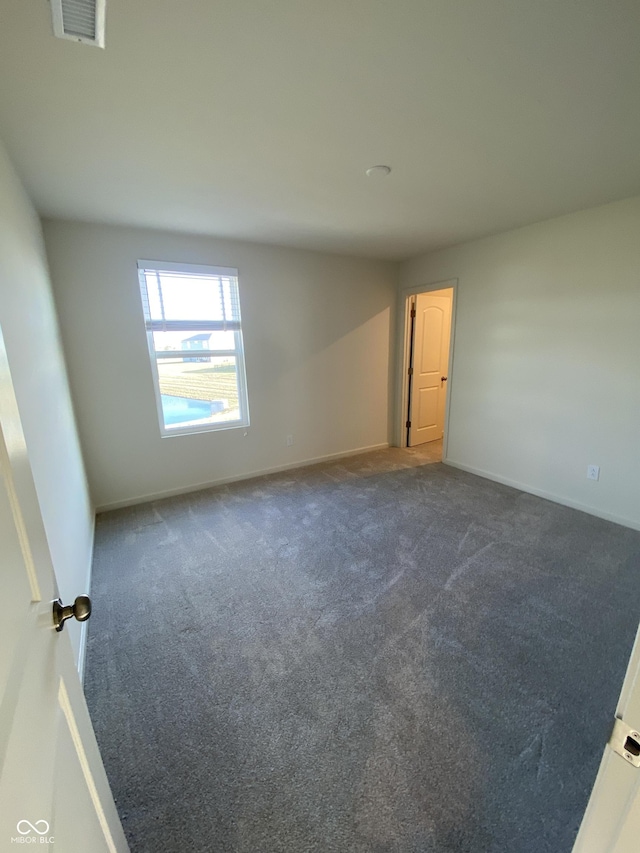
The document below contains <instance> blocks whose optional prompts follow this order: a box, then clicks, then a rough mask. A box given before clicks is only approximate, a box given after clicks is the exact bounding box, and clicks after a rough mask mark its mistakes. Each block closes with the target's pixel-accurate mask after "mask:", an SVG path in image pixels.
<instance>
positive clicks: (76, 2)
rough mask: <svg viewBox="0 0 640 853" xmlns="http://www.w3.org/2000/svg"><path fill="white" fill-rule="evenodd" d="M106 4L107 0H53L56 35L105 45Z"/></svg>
mask: <svg viewBox="0 0 640 853" xmlns="http://www.w3.org/2000/svg"><path fill="white" fill-rule="evenodd" d="M105 5H106V0H51V14H52V16H53V33H54V35H55V36H56V37H57V38H60V39H71V41H79V42H82V44H93V45H95V46H96V47H104V18H105Z"/></svg>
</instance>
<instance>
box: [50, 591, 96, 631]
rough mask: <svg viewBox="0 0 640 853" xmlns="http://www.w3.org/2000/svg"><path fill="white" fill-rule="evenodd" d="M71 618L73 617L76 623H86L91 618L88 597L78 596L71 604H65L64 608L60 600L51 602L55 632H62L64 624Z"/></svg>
mask: <svg viewBox="0 0 640 853" xmlns="http://www.w3.org/2000/svg"><path fill="white" fill-rule="evenodd" d="M72 616H75V618H76V619H77V620H78V622H86V621H87V619H88V618H89V616H91V599H90V598H89V596H88V595H79V596H78V597H77V598H76V600H75V601H74V602H73V604H67V606H66V607H65V606H64V605H63V604H62V599H61V598H57V599H56V600H55V601H54V602H53V624H54V625H55V626H56V631H62V629H63V628H64V623H65V622H66V621H67V619H71V617H72Z"/></svg>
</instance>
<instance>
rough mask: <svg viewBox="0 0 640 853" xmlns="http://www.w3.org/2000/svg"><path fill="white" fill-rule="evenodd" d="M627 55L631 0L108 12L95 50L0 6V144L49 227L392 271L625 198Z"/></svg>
mask: <svg viewBox="0 0 640 853" xmlns="http://www.w3.org/2000/svg"><path fill="white" fill-rule="evenodd" d="M639 45H640V2H639V0H179V2H176V0H107V36H106V50H104V51H102V50H100V49H98V48H95V47H86V46H82V45H78V44H75V43H73V42H69V41H61V40H58V39H55V38H54V37H53V35H52V30H51V15H50V9H49V4H48V2H46V0H0V135H1V136H2V137H3V139H4V141H5V143H6V145H7V147H8V149H9V152H10V155H11V156H12V159H13V160H14V163H15V164H16V167H17V168H18V171H19V172H20V174H21V175H22V177H23V179H24V181H25V183H26V185H27V188H28V190H29V191H30V193H31V195H32V198H33V199H34V201H35V203H36V206H37V207H38V209H39V211H40V212H41V213H42V214H43V215H46V216H54V217H66V218H71V219H87V220H92V221H100V222H117V223H123V224H131V225H141V226H150V227H157V228H165V229H171V230H181V231H189V232H195V233H207V234H215V235H220V236H231V237H238V238H244V239H250V240H259V241H263V242H274V243H280V244H285V245H293V246H305V247H309V248H316V249H324V250H329V251H337V252H349V253H354V254H360V255H371V256H379V257H389V258H404V257H409V256H411V255H415V254H418V253H420V252H422V251H425V250H429V249H432V248H435V247H439V246H443V245H448V244H452V243H458V242H461V241H463V240H467V239H469V238H472V237H477V236H480V235H484V234H491V233H495V232H499V231H504V230H506V229H509V228H513V227H517V226H519V225H524V224H526V223H529V222H534V221H537V220H541V219H546V218H548V217H551V216H555V215H558V214H562V213H567V212H570V211H573V210H577V209H580V208H584V207H590V206H592V205H596V204H600V203H604V202H608V201H613V200H615V199H619V198H624V197H628V196H632V195H635V194H637V193H640V53H639ZM379 163H383V164H389V165H391V166H392V168H393V171H392V173H391V175H390V176H389V177H387V178H373V179H372V178H367V177H366V176H365V169H366V168H368V167H369V166H372V165H375V164H379Z"/></svg>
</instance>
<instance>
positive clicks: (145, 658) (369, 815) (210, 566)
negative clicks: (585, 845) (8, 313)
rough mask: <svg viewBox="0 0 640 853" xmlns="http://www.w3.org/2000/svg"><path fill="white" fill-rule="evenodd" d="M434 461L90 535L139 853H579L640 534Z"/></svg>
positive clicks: (211, 495) (268, 488) (180, 511)
mask: <svg viewBox="0 0 640 853" xmlns="http://www.w3.org/2000/svg"><path fill="white" fill-rule="evenodd" d="M423 462H424V457H422V456H421V455H420V453H416V452H411V451H401V450H393V449H392V450H389V451H384V452H380V453H374V454H368V455H366V456H361V457H354V458H352V459H349V460H347V461H343V462H341V463H335V464H327V465H323V466H318V467H314V468H308V469H306V470H303V471H297V472H294V473H291V472H289V473H286V474H280V475H275V476H271V477H265V478H261V479H258V480H253V481H245V482H243V483H238V484H235V485H231V486H227V487H221V488H217V489H212V490H207V491H202V492H198V493H194V494H190V495H187V496H184V497H180V498H175V499H170V500H166V501H158V502H154V503H152V504H147V505H144V506H139V507H135V508H132V509H127V510H121V511H116V512H111V513H108V514H104V515H102V516H100V517H99V519H98V526H97V539H96V551H95V566H94V581H93V592H92V595H93V600H94V613H93V616H92V618H91V622H90V623H89V629H90V630H89V650H88V663H87V676H86V692H87V698H88V702H89V707H90V710H91V714H92V717H93V721H94V724H95V728H96V733H97V736H98V741H99V743H100V747H101V749H102V754H103V756H104V760H105V764H106V768H107V773H108V775H109V778H110V780H111V784H112V787H113V790H114V793H115V796H116V800H117V804H118V808H119V810H120V813H121V816H122V820H123V823H124V827H125V831H126V833H127V836H128V838H129V841H130V844H131V849H132V851H133V853H142V851H145V852H146V851H149V853H150V851H153V853H159V851H169V853H170V851H186V850H194V851H215V853H223V851H241V853H280V851H286V853H306V851H318V853H330V851H336V853H351V851H353V853H365V851H366V853H418V851H420V853H448V851H451V853H453V851H455V853H463V851H469V853H470V852H471V851H473V853H486V852H488V851H491V853H529V851H531V853H545V851H548V853H569V851H570V850H571V847H572V843H573V840H574V837H575V834H576V832H577V829H578V826H579V823H580V820H581V816H582V813H583V811H584V808H585V806H586V802H587V799H588V796H589V792H590V790H591V787H592V784H593V781H594V778H595V775H596V771H597V768H598V764H599V761H600V757H601V753H602V749H603V747H604V744H605V742H606V740H607V738H608V735H609V732H610V729H611V725H612V718H613V714H614V709H615V705H616V701H617V697H618V693H619V689H620V686H621V683H622V678H623V675H624V670H625V667H626V663H627V660H628V657H629V653H630V650H631V645H632V641H633V636H634V632H635V629H636V626H637V624H638V617H639V614H640V593H639V587H638V583H637V579H638V576H639V572H640V533H637V532H634V531H632V530H628V529H626V528H624V527H620V526H617V525H615V524H611V523H608V522H605V521H600V520H598V519H596V518H593V517H591V516H588V515H584V514H582V513H580V512H576V511H574V510H571V509H567V508H564V507H561V506H558V505H556V504H553V503H550V502H547V501H544V500H541V499H539V498H536V497H533V496H531V495H527V494H523V493H521V492H519V491H516V490H515V489H511V488H507V487H505V486H501V485H498V484H496V483H492V482H490V481H488V480H484V479H481V478H478V477H474V476H472V475H470V474H466V473H463V472H461V471H456V470H454V469H452V468H447V467H446V466H443V465H442V464H422V463H423Z"/></svg>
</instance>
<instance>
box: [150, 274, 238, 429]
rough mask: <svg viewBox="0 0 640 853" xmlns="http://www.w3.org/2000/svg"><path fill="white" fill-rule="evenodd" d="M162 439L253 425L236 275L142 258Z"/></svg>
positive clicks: (152, 363) (152, 364)
mask: <svg viewBox="0 0 640 853" xmlns="http://www.w3.org/2000/svg"><path fill="white" fill-rule="evenodd" d="M138 276H139V279H140V292H141V295H142V307H143V310H144V318H145V325H146V330H147V340H148V342H149V354H150V356H151V369H152V372H153V379H154V383H155V389H156V398H157V404H158V417H159V419H160V431H161V433H162V435H164V436H169V435H182V434H184V433H189V432H208V431H209V430H217V429H228V428H229V427H239V426H248V424H249V407H248V403H247V382H246V376H245V369H244V353H243V349H242V326H241V324H240V295H239V292H238V270H236V269H230V268H227V267H206V266H193V265H190V264H173V263H163V262H159V261H138Z"/></svg>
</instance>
